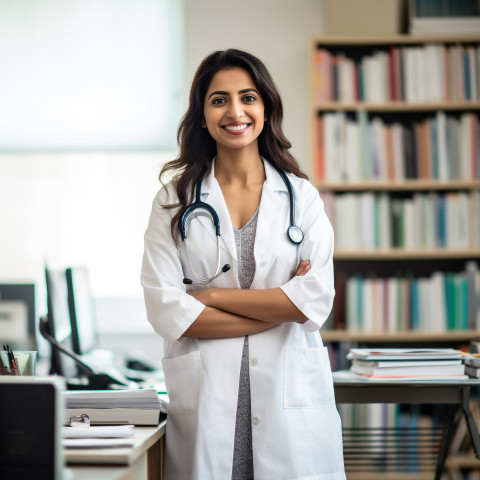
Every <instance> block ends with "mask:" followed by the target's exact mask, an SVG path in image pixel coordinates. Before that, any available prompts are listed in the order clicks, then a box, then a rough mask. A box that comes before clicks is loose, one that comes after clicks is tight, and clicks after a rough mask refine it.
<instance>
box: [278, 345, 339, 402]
mask: <svg viewBox="0 0 480 480" xmlns="http://www.w3.org/2000/svg"><path fill="white" fill-rule="evenodd" d="M334 404H335V401H334V393H333V379H332V371H331V368H330V361H329V358H328V351H327V348H326V347H320V348H304V347H290V348H288V347H287V350H286V352H285V384H284V391H283V405H284V408H320V407H326V406H333V405H334Z"/></svg>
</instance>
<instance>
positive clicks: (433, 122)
mask: <svg viewBox="0 0 480 480" xmlns="http://www.w3.org/2000/svg"><path fill="white" fill-rule="evenodd" d="M430 136H431V145H432V179H434V180H438V177H439V174H438V170H439V169H438V124H437V119H436V118H435V117H432V118H431V119H430Z"/></svg>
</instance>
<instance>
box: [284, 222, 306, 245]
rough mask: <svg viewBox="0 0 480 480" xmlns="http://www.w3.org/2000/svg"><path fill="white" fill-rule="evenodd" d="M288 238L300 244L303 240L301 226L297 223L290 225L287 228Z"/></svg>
mask: <svg viewBox="0 0 480 480" xmlns="http://www.w3.org/2000/svg"><path fill="white" fill-rule="evenodd" d="M287 236H288V239H289V240H290V241H291V242H292V243H294V244H295V245H299V244H300V243H302V242H303V232H302V230H301V229H300V227H297V226H296V225H290V226H289V227H288V230H287Z"/></svg>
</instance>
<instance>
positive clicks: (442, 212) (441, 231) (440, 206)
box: [437, 194, 447, 248]
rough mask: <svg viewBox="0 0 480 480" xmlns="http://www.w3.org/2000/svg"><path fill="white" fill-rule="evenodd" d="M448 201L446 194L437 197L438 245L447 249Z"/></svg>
mask: <svg viewBox="0 0 480 480" xmlns="http://www.w3.org/2000/svg"><path fill="white" fill-rule="evenodd" d="M446 215H447V209H446V199H445V195H444V194H440V195H438V196H437V218H438V221H437V228H438V230H437V245H438V246H439V247H440V248H445V247H446V245H447V222H446V220H447V219H446Z"/></svg>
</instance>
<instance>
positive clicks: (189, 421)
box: [141, 160, 345, 480]
mask: <svg viewBox="0 0 480 480" xmlns="http://www.w3.org/2000/svg"><path fill="white" fill-rule="evenodd" d="M264 165H265V172H266V181H265V183H264V186H263V191H262V197H261V202H260V209H259V214H258V224H257V232H256V238H255V261H256V271H255V277H254V279H253V283H252V285H251V287H250V288H252V289H262V288H273V287H281V288H282V290H283V291H284V292H285V294H286V295H287V296H288V297H289V298H290V300H291V301H292V302H293V303H294V304H295V305H296V306H297V307H298V308H299V309H300V310H301V311H302V312H303V313H304V314H305V315H306V316H307V317H308V318H309V320H307V322H306V323H305V324H303V325H302V324H298V323H295V322H287V323H283V324H281V325H279V326H277V327H274V328H272V329H270V330H267V331H265V332H262V333H259V334H256V335H250V337H249V353H250V385H251V409H252V436H253V462H254V472H255V479H256V480H282V479H283V480H287V479H288V480H293V479H297V480H299V479H302V480H307V479H308V480H320V479H321V480H343V479H345V473H344V467H343V452H342V436H341V425H340V419H339V415H338V412H337V410H336V407H335V401H334V392H333V383H332V375H331V369H330V364H329V358H328V355H327V349H326V347H324V346H323V343H322V339H321V337H320V335H319V333H318V329H319V328H320V326H321V325H322V323H323V322H324V321H325V319H326V318H327V315H328V313H329V312H330V309H331V307H332V302H333V297H334V288H333V267H332V252H333V232H332V227H331V225H330V223H329V221H328V219H327V217H326V215H325V212H324V208H323V203H322V201H321V199H320V197H319V194H318V191H317V190H316V189H315V188H314V187H313V186H312V185H311V184H310V183H309V182H308V181H306V180H303V179H300V178H297V177H295V176H293V175H289V178H290V180H291V182H292V186H293V190H294V193H295V205H296V208H295V214H296V224H297V225H298V226H299V227H300V228H301V229H302V230H303V233H304V235H305V239H304V241H303V243H302V244H301V245H299V246H296V245H293V244H292V243H290V241H289V240H288V238H287V234H286V232H287V228H288V226H289V224H290V216H289V196H288V192H287V189H286V187H285V184H284V182H283V180H282V179H281V177H280V176H279V174H278V173H277V172H276V171H275V170H274V168H273V167H272V166H271V165H270V164H269V163H268V162H267V161H265V160H264ZM214 168H215V167H214V164H213V166H212V169H211V171H210V173H208V174H207V175H206V177H205V178H204V181H203V185H202V200H203V201H205V202H207V203H209V204H210V205H212V206H213V207H214V208H215V210H216V211H217V213H218V215H219V219H220V226H221V235H222V240H221V242H222V243H221V255H222V262H221V265H224V264H225V263H229V264H230V265H231V267H232V268H231V269H230V270H229V271H228V272H226V273H224V274H222V275H220V276H219V277H218V278H217V279H216V280H214V281H213V282H212V283H211V284H210V286H212V287H226V288H240V285H239V282H238V274H237V261H236V248H235V241H234V236H233V231H232V223H231V220H230V216H229V213H228V210H227V207H226V204H225V200H224V198H223V195H222V192H221V189H220V186H219V184H218V183H217V181H216V179H215V177H214ZM167 192H169V196H167ZM175 201H176V195H175V192H174V189H173V188H172V185H171V184H169V185H167V186H166V187H164V188H162V189H161V190H160V192H159V193H158V195H157V197H156V198H155V200H154V202H153V209H152V213H151V217H150V222H149V225H148V228H147V231H146V233H145V253H144V259H143V266H142V275H141V280H142V285H143V287H144V296H145V305H146V309H147V316H148V320H149V322H150V323H151V324H152V326H153V328H154V329H155V331H156V332H158V333H159V334H160V335H161V336H162V337H163V338H164V340H165V356H164V359H163V368H164V371H165V379H166V384H167V391H168V394H169V400H170V404H169V408H168V419H167V433H166V466H165V475H166V479H167V480H194V479H196V480H228V479H229V478H231V470H232V459H233V442H234V434H235V415H236V408H237V398H238V384H239V373H240V361H241V357H242V348H243V340H244V339H243V337H240V338H226V339H207V340H205V339H195V338H183V337H182V334H183V333H184V332H185V330H186V329H187V328H188V327H189V326H190V325H191V324H192V322H193V321H194V320H195V319H196V318H197V317H198V315H199V314H200V313H201V312H202V310H203V308H204V306H203V304H201V303H200V302H198V301H197V300H195V299H194V298H193V297H192V296H190V295H188V294H187V293H186V291H185V286H184V285H183V283H182V280H183V278H184V277H188V278H191V279H193V280H194V281H195V277H194V276H193V274H192V272H191V270H190V268H189V266H188V261H187V259H186V254H185V250H184V247H183V245H182V244H181V241H180V243H179V245H176V244H175V243H174V241H173V240H172V237H171V234H170V220H171V217H172V215H173V214H174V209H164V208H162V207H161V205H162V204H166V203H174V202H175ZM194 223H195V225H194ZM189 233H190V235H189ZM189 233H187V235H189V236H188V241H189V251H190V256H191V259H192V262H193V264H194V267H195V268H196V269H197V272H198V273H199V274H200V275H204V276H211V275H213V273H214V272H213V270H214V269H215V265H216V243H215V231H214V228H213V226H212V222H211V220H210V218H207V217H203V216H199V217H197V218H195V219H194V220H192V225H191V230H190V232H189ZM301 259H310V261H311V266H312V268H311V270H310V271H309V272H308V273H307V274H306V275H305V276H301V277H293V275H294V272H295V270H296V268H297V266H298V263H299V262H300V260H301ZM186 288H187V291H188V290H189V289H194V288H206V287H203V286H199V285H191V286H187V287H186Z"/></svg>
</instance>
